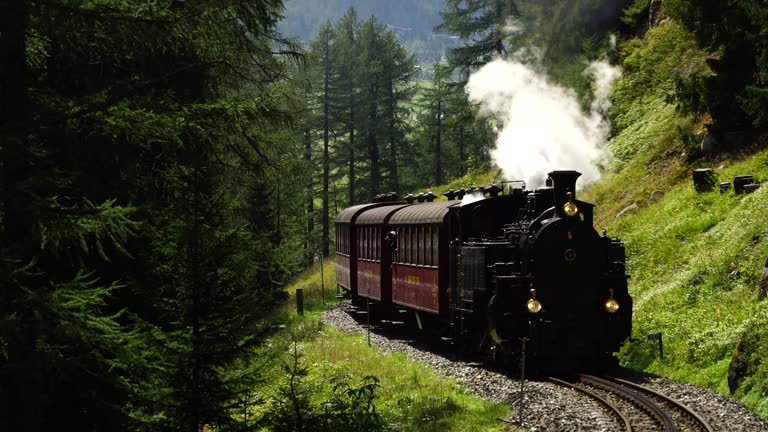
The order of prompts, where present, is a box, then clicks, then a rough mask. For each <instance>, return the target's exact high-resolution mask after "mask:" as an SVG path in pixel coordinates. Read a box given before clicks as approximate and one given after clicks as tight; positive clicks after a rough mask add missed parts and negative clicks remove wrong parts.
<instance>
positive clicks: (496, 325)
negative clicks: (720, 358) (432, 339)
mask: <svg viewBox="0 0 768 432" xmlns="http://www.w3.org/2000/svg"><path fill="white" fill-rule="evenodd" d="M580 175H581V174H580V173H578V172H575V171H554V172H551V173H549V178H548V179H547V186H546V187H542V188H539V189H536V190H533V191H529V190H524V185H523V184H522V183H520V184H519V185H520V186H522V187H515V184H514V183H513V184H512V185H511V186H510V188H509V191H508V193H506V194H499V192H500V188H498V187H497V186H496V185H492V186H490V187H488V188H485V189H484V190H480V191H474V193H473V194H471V196H472V197H473V198H472V199H471V200H467V199H460V200H454V199H453V198H455V197H457V196H456V195H457V194H456V193H454V192H452V191H449V192H448V193H447V194H446V196H447V197H448V201H440V202H432V199H431V198H433V197H434V195H431V194H428V195H426V196H425V197H423V198H424V199H420V201H425V202H420V203H411V202H410V201H411V200H409V202H408V203H404V202H393V201H383V202H374V203H370V204H363V205H358V206H354V207H350V208H348V209H345V210H343V211H342V212H340V213H339V215H338V216H337V219H336V233H337V234H336V235H337V238H336V244H337V284H338V286H339V287H340V288H341V289H343V290H345V291H346V292H347V293H348V294H349V295H350V296H351V297H352V298H353V300H354V301H356V302H358V303H361V302H362V303H365V304H366V307H367V308H368V309H369V310H372V311H373V312H375V315H374V316H376V317H378V318H381V319H384V320H388V319H389V320H391V319H396V318H393V316H394V315H396V314H400V315H402V313H403V312H405V314H406V315H407V316H409V317H411V318H412V321H413V322H414V325H415V326H418V328H419V329H421V330H422V331H424V332H425V333H426V332H429V333H433V334H435V335H436V336H440V337H442V338H444V339H447V340H451V341H452V343H453V345H454V346H455V347H456V349H458V350H462V351H481V352H485V353H487V354H489V355H491V356H492V357H493V358H495V359H496V360H498V361H502V362H510V361H512V360H515V359H519V358H520V357H521V353H522V351H523V348H524V347H525V352H526V359H527V360H528V361H529V364H530V365H532V367H533V368H535V369H537V370H538V371H542V372H543V371H547V372H557V371H566V370H574V369H583V368H593V367H596V366H598V367H599V366H600V365H604V364H605V363H607V362H611V361H612V360H611V359H612V353H613V352H615V351H617V350H618V349H619V347H620V345H621V343H622V342H623V341H624V340H626V339H627V338H629V336H630V334H631V326H632V298H631V297H630V296H629V293H628V291H627V279H628V276H627V275H626V270H625V252H624V247H623V245H622V244H621V242H620V241H618V240H616V239H611V238H609V237H607V236H606V235H605V233H603V235H602V236H600V235H599V234H598V233H597V232H596V231H595V229H594V227H593V214H594V206H593V205H592V204H589V203H587V202H584V201H579V200H577V199H576V187H575V186H576V179H577V178H578V177H579V176H580ZM463 192H464V191H461V192H459V193H458V195H462V193H463ZM485 194H489V195H490V196H489V197H486V196H485ZM459 198H460V197H459Z"/></svg>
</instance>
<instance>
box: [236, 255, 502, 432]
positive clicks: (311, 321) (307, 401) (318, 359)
mask: <svg viewBox="0 0 768 432" xmlns="http://www.w3.org/2000/svg"><path fill="white" fill-rule="evenodd" d="M322 268H323V271H322V276H324V277H323V278H322V279H321V270H320V266H319V265H315V266H314V267H313V268H311V269H309V270H308V271H306V272H305V273H304V274H302V275H301V276H300V277H298V278H297V279H296V281H295V282H294V283H293V284H291V285H290V286H289V287H287V291H288V292H289V293H290V294H291V298H290V300H289V301H287V302H286V303H285V304H284V305H283V308H282V309H281V310H279V311H277V312H276V314H275V315H276V316H275V317H274V318H275V320H276V321H282V322H283V323H286V324H285V329H284V330H282V331H280V332H278V333H276V334H275V335H273V336H272V337H271V338H269V340H267V342H266V343H265V345H264V347H263V351H264V354H263V355H262V356H260V358H262V359H264V358H267V359H269V360H268V361H266V362H264V363H263V366H262V367H263V377H264V380H263V381H262V383H261V384H260V385H259V386H258V391H257V392H258V394H259V395H260V398H263V402H264V403H263V404H260V405H258V406H257V407H256V409H255V410H254V411H253V412H252V413H250V415H251V416H253V417H256V418H262V419H264V421H265V422H266V424H267V425H268V426H269V427H270V430H299V429H301V430H305V431H325V430H345V431H361V432H362V431H366V432H370V431H377V430H382V431H383V430H401V431H456V432H458V431H476V430H484V431H502V430H509V428H507V427H506V426H505V425H504V424H503V423H501V422H499V421H498V420H496V419H497V418H498V417H502V418H503V417H509V415H510V414H511V413H510V407H509V406H508V405H507V404H501V403H492V402H489V401H485V400H482V399H480V398H478V397H475V396H472V395H469V394H467V393H466V390H465V389H463V388H462V387H460V386H459V384H458V383H457V382H456V381H455V380H454V379H449V378H443V377H440V376H438V375H437V373H435V372H434V371H433V370H431V369H430V368H429V367H428V366H426V365H424V364H422V363H419V362H415V361H412V360H409V359H408V358H407V357H406V356H405V355H403V354H401V353H384V352H382V351H381V350H380V349H378V348H377V347H375V346H374V347H371V346H368V344H367V343H366V337H365V335H362V334H352V335H350V334H344V333H342V332H340V331H338V330H336V329H334V328H332V327H327V326H324V325H323V324H322V323H321V322H320V316H321V313H322V312H323V311H325V310H326V307H327V306H329V305H331V304H335V303H336V302H337V301H338V300H337V299H336V298H335V296H334V294H335V292H334V287H335V286H336V275H335V265H334V263H333V261H332V260H326V261H325V262H324V263H323V267H322ZM321 281H324V283H325V291H324V292H323V285H322V282H321ZM297 288H301V289H302V290H303V295H304V306H305V314H304V316H297V315H296V312H295V309H294V305H295V292H296V289H297ZM323 298H324V299H325V301H323ZM369 404H370V405H369ZM300 422H303V425H302V426H299V423H300Z"/></svg>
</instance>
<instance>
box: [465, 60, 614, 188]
mask: <svg viewBox="0 0 768 432" xmlns="http://www.w3.org/2000/svg"><path fill="white" fill-rule="evenodd" d="M585 73H586V74H588V75H590V76H592V77H593V83H594V85H595V89H594V94H595V101H594V103H593V105H592V110H591V112H590V113H588V114H585V113H584V112H583V111H582V110H581V108H580V107H579V103H578V101H577V99H576V94H575V93H574V92H573V91H572V90H570V89H567V88H564V87H562V86H559V85H557V84H554V83H552V82H550V81H548V80H547V79H546V77H545V76H543V75H541V74H538V73H536V72H535V71H534V70H533V69H532V68H530V67H529V66H526V65H524V64H522V63H519V62H515V61H505V60H494V61H492V62H490V63H488V64H486V65H485V66H483V67H482V68H481V69H480V70H478V71H477V72H475V73H474V74H472V76H470V78H469V82H468V83H467V91H468V93H469V98H470V100H472V101H473V102H478V103H480V108H481V113H483V114H487V115H492V116H494V117H496V118H497V119H498V120H499V121H500V122H501V127H502V129H501V131H500V132H499V135H498V137H497V140H496V149H495V150H493V151H492V157H493V159H494V161H495V162H496V164H497V165H498V166H499V167H500V168H501V169H502V171H503V173H504V176H505V177H506V178H507V179H508V180H518V179H522V180H524V181H525V182H526V184H527V185H528V187H534V188H535V187H538V186H541V185H543V183H544V180H545V179H546V174H547V173H548V172H550V171H554V170H562V169H573V170H577V171H580V172H581V173H582V174H583V175H582V177H581V178H580V182H579V184H580V185H584V184H587V183H589V182H591V181H594V180H597V179H598V178H600V171H599V169H598V168H597V164H598V163H599V162H600V161H603V160H606V159H607V158H608V156H609V155H608V150H607V146H605V141H606V136H607V133H608V131H609V127H608V124H607V122H606V121H605V120H604V118H603V115H602V114H603V113H605V112H606V111H607V109H608V108H609V107H610V102H609V100H608V95H609V93H610V89H611V86H612V85H613V83H614V82H615V80H616V79H617V78H618V77H619V76H620V73H619V71H618V70H617V69H616V68H613V67H612V66H610V64H609V63H608V62H607V61H606V60H603V61H599V62H595V63H593V64H592V65H590V66H589V67H588V68H587V70H586V71H585Z"/></svg>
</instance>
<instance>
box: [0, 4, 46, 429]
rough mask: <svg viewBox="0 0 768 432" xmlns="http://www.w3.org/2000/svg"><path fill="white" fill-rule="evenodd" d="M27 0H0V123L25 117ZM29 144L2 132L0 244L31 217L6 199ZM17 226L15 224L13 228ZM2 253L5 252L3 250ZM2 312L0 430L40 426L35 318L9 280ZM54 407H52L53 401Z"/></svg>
mask: <svg viewBox="0 0 768 432" xmlns="http://www.w3.org/2000/svg"><path fill="white" fill-rule="evenodd" d="M29 12H30V4H29V1H28V0H20V1H3V2H0V29H2V31H0V126H10V125H14V124H22V123H24V122H25V121H27V120H28V110H27V86H26V82H25V77H26V64H27V60H26V30H27V26H28V25H29ZM27 154H28V148H27V147H26V144H25V142H24V140H23V139H21V138H20V137H19V136H14V135H12V134H9V133H4V134H0V217H2V219H0V244H3V245H14V244H19V243H18V240H19V238H23V237H20V236H24V235H25V231H26V229H22V227H24V226H26V225H27V224H28V223H29V221H27V220H24V218H25V217H26V215H24V214H23V213H22V212H19V211H14V207H15V206H14V203H13V202H6V199H7V197H8V193H9V190H8V189H9V185H13V184H14V183H18V182H19V181H20V180H21V178H19V176H17V174H20V173H24V172H26V166H27V164H28V161H27V160H26V159H27V158H26V157H24V156H25V155H27ZM17 227H18V228H17ZM2 258H5V256H3V257H2ZM9 263H10V261H9ZM0 291H1V292H0V312H2V313H3V314H4V315H5V316H10V315H11V312H12V313H14V314H16V320H15V321H16V324H15V328H14V329H13V331H11V332H10V334H9V335H8V338H7V340H6V343H7V345H6V347H5V352H6V354H5V355H6V361H5V362H4V363H5V364H4V367H2V368H0V387H3V390H2V391H0V403H2V406H0V430H8V431H15V430H24V431H30V432H37V431H40V430H42V428H43V425H42V421H43V419H44V418H46V411H47V410H48V409H51V407H46V406H45V405H44V403H41V401H44V400H45V397H46V395H47V393H46V385H45V384H46V383H45V377H44V375H43V371H44V370H45V368H44V367H43V361H42V358H41V355H40V354H39V353H38V352H37V350H36V344H37V342H38V337H39V336H38V334H39V328H38V324H39V320H38V319H37V318H35V313H36V312H35V311H33V310H29V309H27V308H24V309H22V308H21V307H19V306H16V307H15V308H14V309H13V310H12V311H11V310H9V309H8V308H9V307H11V305H14V304H16V305H25V303H26V302H23V301H21V298H23V297H21V298H20V296H27V294H22V293H21V292H20V290H19V289H18V288H17V287H15V286H13V285H12V284H9V285H8V286H3V288H2V290H0ZM53 408H54V409H55V407H53Z"/></svg>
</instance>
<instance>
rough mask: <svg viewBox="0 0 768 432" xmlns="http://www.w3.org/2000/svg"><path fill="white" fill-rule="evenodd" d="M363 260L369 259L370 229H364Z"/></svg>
mask: <svg viewBox="0 0 768 432" xmlns="http://www.w3.org/2000/svg"><path fill="white" fill-rule="evenodd" d="M365 259H371V227H366V228H365Z"/></svg>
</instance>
